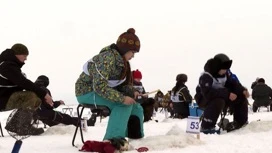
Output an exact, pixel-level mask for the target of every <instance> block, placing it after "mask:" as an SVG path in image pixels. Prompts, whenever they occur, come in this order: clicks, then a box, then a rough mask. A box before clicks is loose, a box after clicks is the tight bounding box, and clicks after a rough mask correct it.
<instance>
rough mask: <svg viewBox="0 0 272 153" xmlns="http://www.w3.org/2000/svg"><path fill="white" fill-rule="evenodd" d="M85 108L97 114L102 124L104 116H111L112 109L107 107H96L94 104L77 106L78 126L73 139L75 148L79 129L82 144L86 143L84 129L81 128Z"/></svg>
mask: <svg viewBox="0 0 272 153" xmlns="http://www.w3.org/2000/svg"><path fill="white" fill-rule="evenodd" d="M80 108H81V110H80ZM85 108H90V109H91V112H92V113H94V114H96V116H100V122H101V120H102V117H103V116H104V117H106V116H109V115H110V109H109V108H108V107H107V106H103V105H94V104H79V105H78V106H77V115H78V124H77V126H76V129H75V133H74V137H73V140H72V145H73V146H75V138H76V135H77V130H78V128H79V131H80V136H81V141H82V143H84V142H85V141H84V138H83V132H82V127H81V118H82V114H83V110H84V109H85Z"/></svg>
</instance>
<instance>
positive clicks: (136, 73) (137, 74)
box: [132, 69, 142, 79]
mask: <svg viewBox="0 0 272 153" xmlns="http://www.w3.org/2000/svg"><path fill="white" fill-rule="evenodd" d="M132 76H133V79H142V73H141V71H139V70H138V69H137V70H136V71H132Z"/></svg>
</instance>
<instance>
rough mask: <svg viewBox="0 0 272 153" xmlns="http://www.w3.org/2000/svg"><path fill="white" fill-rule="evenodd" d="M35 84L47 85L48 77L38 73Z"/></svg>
mask: <svg viewBox="0 0 272 153" xmlns="http://www.w3.org/2000/svg"><path fill="white" fill-rule="evenodd" d="M35 84H37V85H39V86H43V87H47V86H48V85H49V78H48V77H47V76H45V75H40V76H39V77H38V78H37V80H36V81H35Z"/></svg>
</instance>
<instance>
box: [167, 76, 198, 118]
mask: <svg viewBox="0 0 272 153" xmlns="http://www.w3.org/2000/svg"><path fill="white" fill-rule="evenodd" d="M187 78H188V77H187V75H186V74H178V75H177V77H176V81H177V82H176V85H175V87H173V89H172V91H171V100H172V103H173V108H174V113H175V114H174V118H179V119H183V118H187V117H188V116H189V115H190V112H189V104H190V103H191V102H192V99H193V98H192V96H191V95H190V92H189V90H188V88H187V86H186V85H185V82H187Z"/></svg>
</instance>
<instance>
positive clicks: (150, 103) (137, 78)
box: [129, 69, 155, 127]
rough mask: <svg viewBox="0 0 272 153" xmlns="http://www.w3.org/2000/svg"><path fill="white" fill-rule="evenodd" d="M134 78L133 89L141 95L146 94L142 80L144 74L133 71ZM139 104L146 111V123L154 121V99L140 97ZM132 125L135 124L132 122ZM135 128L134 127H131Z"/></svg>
mask: <svg viewBox="0 0 272 153" xmlns="http://www.w3.org/2000/svg"><path fill="white" fill-rule="evenodd" d="M132 78H133V87H134V88H135V89H136V90H137V91H139V92H140V94H145V93H146V92H145V88H144V86H143V83H142V82H141V80H142V73H141V71H139V70H138V69H136V70H134V71H132ZM137 102H139V103H141V106H142V107H143V110H144V122H147V121H149V120H152V115H153V111H154V109H155V108H154V104H155V100H154V98H150V97H148V96H147V95H146V96H140V97H138V98H137ZM130 123H133V121H130V122H129V124H130ZM131 127H133V126H131Z"/></svg>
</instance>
